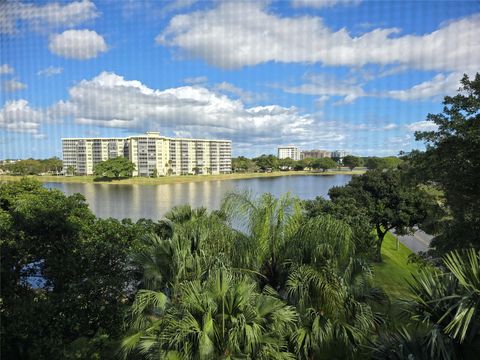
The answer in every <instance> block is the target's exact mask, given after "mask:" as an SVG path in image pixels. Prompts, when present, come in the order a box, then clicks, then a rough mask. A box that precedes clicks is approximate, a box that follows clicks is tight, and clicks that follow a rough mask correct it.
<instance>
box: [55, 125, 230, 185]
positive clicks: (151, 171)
mask: <svg viewBox="0 0 480 360" xmlns="http://www.w3.org/2000/svg"><path fill="white" fill-rule="evenodd" d="M62 149H63V171H64V173H67V171H68V169H69V168H70V167H73V168H74V169H75V172H76V173H77V174H79V175H92V174H93V170H94V166H95V164H97V163H99V162H101V161H105V160H108V159H112V158H115V157H118V156H123V157H126V158H128V159H129V160H130V161H131V162H133V163H134V164H135V171H134V173H133V175H134V176H154V175H155V174H156V175H157V176H162V175H186V174H226V173H230V172H231V171H232V143H231V141H230V140H206V139H179V138H169V137H165V136H160V133H158V132H147V133H146V134H145V135H138V136H129V137H126V138H68V139H62Z"/></svg>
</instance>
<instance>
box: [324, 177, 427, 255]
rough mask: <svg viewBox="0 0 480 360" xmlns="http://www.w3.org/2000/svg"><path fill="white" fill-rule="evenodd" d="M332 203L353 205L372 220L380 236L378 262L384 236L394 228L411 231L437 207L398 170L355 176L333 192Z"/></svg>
mask: <svg viewBox="0 0 480 360" xmlns="http://www.w3.org/2000/svg"><path fill="white" fill-rule="evenodd" d="M329 196H330V198H331V199H332V201H333V202H335V203H338V202H351V203H352V204H353V205H355V206H356V207H358V208H360V209H362V211H364V212H365V214H366V215H367V217H368V218H369V219H370V221H371V224H372V226H373V227H374V228H375V230H376V232H377V236H378V242H377V244H376V248H377V259H378V260H381V253H380V250H381V246H382V242H383V239H384V237H385V234H386V233H387V232H388V231H389V230H392V229H395V231H396V232H397V233H399V234H403V233H408V232H412V230H413V227H414V226H415V225H419V224H421V223H422V222H423V221H425V220H426V219H427V215H428V213H429V210H430V209H431V208H432V207H434V206H435V203H434V201H433V199H432V198H431V197H430V196H429V195H428V194H427V193H426V192H425V191H423V190H422V189H420V188H418V187H416V186H409V185H407V184H405V183H404V182H403V181H402V178H401V174H400V172H399V171H395V170H390V171H383V170H370V171H368V172H366V173H365V174H364V175H362V176H358V177H353V178H352V180H351V181H350V182H349V183H348V184H347V185H346V186H344V187H334V188H332V189H330V191H329Z"/></svg>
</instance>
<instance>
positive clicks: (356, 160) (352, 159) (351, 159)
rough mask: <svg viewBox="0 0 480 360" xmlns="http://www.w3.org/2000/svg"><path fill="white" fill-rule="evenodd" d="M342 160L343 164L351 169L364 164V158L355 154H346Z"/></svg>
mask: <svg viewBox="0 0 480 360" xmlns="http://www.w3.org/2000/svg"><path fill="white" fill-rule="evenodd" d="M342 162H343V165H345V166H346V167H348V168H350V170H353V169H355V168H356V167H360V166H363V164H364V162H363V159H362V158H361V157H358V156H353V155H347V156H345V157H344V158H343V160H342Z"/></svg>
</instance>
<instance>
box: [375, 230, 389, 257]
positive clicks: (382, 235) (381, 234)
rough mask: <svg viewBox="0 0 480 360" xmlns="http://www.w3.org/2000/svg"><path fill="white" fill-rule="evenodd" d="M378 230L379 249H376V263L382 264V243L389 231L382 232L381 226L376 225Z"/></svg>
mask: <svg viewBox="0 0 480 360" xmlns="http://www.w3.org/2000/svg"><path fill="white" fill-rule="evenodd" d="M375 228H376V230H377V238H378V239H377V248H376V249H375V259H374V260H375V261H376V262H379V263H381V262H382V243H383V239H384V238H385V234H386V233H387V231H388V230H385V231H382V227H381V226H380V225H378V224H377V225H375Z"/></svg>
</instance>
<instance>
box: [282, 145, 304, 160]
mask: <svg viewBox="0 0 480 360" xmlns="http://www.w3.org/2000/svg"><path fill="white" fill-rule="evenodd" d="M278 158H279V159H286V158H290V159H292V160H300V150H298V148H297V147H296V146H293V145H289V146H279V147H278Z"/></svg>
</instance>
